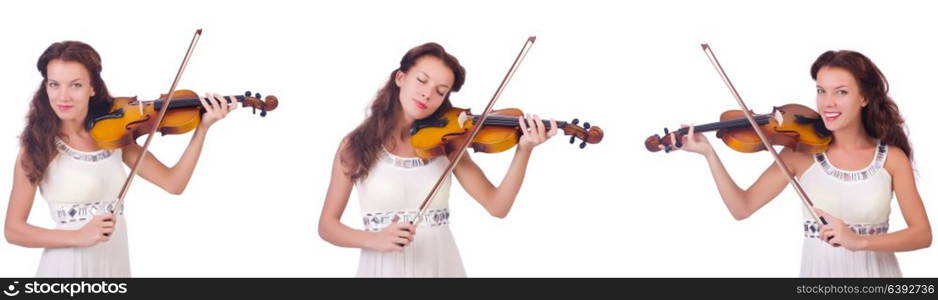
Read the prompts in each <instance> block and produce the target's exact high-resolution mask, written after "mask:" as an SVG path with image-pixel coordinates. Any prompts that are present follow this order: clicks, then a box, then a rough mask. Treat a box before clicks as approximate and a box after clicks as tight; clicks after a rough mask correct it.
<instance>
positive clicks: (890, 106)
mask: <svg viewBox="0 0 938 300" xmlns="http://www.w3.org/2000/svg"><path fill="white" fill-rule="evenodd" d="M822 67H833V68H841V69H844V70H846V71H847V72H850V74H851V75H853V78H855V79H856V80H857V83H859V84H860V93H861V94H862V95H863V97H865V98H866V100H867V105H866V106H865V107H863V109H862V110H861V112H860V115H861V118H862V120H863V128H864V130H865V131H866V134H867V135H869V136H871V137H873V138H876V139H879V140H881V141H883V142H886V144H887V145H892V146H896V147H899V149H902V152H905V155H906V156H908V157H909V160H912V146H911V145H910V144H909V137H908V135H907V134H906V131H905V129H906V126H905V120H903V119H902V115H901V114H899V107H898V106H896V102H895V101H893V100H892V98H890V97H889V95H888V94H889V82H888V81H886V76H884V75H883V72H881V71H880V70H879V68H877V67H876V65H875V64H873V61H871V60H870V59H869V58H867V57H866V56H864V55H863V54H861V53H859V52H856V51H850V50H840V51H833V50H831V51H827V52H824V53H823V54H821V56H819V57H818V58H817V60H815V61H814V64H813V65H811V78H813V79H814V80H817V73H818V71H820V70H821V68H822Z"/></svg>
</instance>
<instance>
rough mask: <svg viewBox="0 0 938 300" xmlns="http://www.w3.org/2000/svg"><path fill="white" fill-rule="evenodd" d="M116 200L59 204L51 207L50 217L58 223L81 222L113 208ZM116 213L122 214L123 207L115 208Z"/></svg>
mask: <svg viewBox="0 0 938 300" xmlns="http://www.w3.org/2000/svg"><path fill="white" fill-rule="evenodd" d="M114 205H117V200H113V201H98V202H89V203H74V204H59V205H56V207H54V208H53V209H52V219H53V220H55V223H58V224H68V223H74V222H81V221H85V220H88V219H91V218H93V217H94V216H95V215H100V214H105V213H108V212H110V211H111V210H112V209H114ZM117 214H120V215H123V214H124V207H123V205H121V208H120V209H118V210H117Z"/></svg>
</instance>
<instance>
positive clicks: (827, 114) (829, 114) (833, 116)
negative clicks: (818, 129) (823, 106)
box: [824, 112, 843, 121]
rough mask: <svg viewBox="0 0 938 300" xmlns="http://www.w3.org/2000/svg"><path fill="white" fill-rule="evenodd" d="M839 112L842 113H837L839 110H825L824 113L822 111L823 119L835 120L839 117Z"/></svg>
mask: <svg viewBox="0 0 938 300" xmlns="http://www.w3.org/2000/svg"><path fill="white" fill-rule="evenodd" d="M841 114H843V113H839V112H825V113H824V120H827V121H833V120H836V119H837V118H838V117H840V115H841Z"/></svg>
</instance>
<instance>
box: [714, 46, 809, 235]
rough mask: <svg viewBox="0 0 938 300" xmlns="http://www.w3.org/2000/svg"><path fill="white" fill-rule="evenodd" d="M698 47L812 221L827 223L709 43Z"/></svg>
mask: <svg viewBox="0 0 938 300" xmlns="http://www.w3.org/2000/svg"><path fill="white" fill-rule="evenodd" d="M700 47H702V48H703V51H704V53H706V54H707V58H709V59H710V63H711V64H712V65H713V67H714V68H715V69H716V70H717V73H719V74H720V78H722V79H723V83H725V84H726V87H727V88H729V89H730V93H731V94H733V97H735V98H736V102H737V103H739V107H740V109H742V110H743V115H744V116H746V119H747V120H749V124H751V125H752V129H754V130H755V131H756V134H758V135H759V139H761V140H762V144H763V145H765V150H766V151H768V152H769V153H771V154H772V158H774V159H775V164H776V165H778V168H779V169H781V170H782V173H784V174H785V177H786V178H788V182H789V183H790V184H791V186H792V187H794V188H795V192H797V193H798V196H799V197H801V203H802V204H804V206H805V207H806V208H807V209H808V212H809V213H811V216H812V217H814V221H815V222H818V223H821V224H824V225H827V220H824V217H822V216H818V215H817V213H815V212H814V209H813V208H814V202H811V199H810V198H808V194H807V193H805V192H804V188H802V187H801V184H800V183H798V180H796V179H795V176H794V175H792V173H791V169H789V168H788V165H786V164H785V162H783V161H782V158H781V157H780V156H778V152H776V151H775V148H772V144H770V143H769V139H767V138H766V135H765V132H763V131H762V128H761V127H759V124H757V123H756V119H755V118H754V117H753V116H752V111H750V110H749V107H747V106H746V103H745V102H743V98H742V97H740V96H739V92H737V91H736V87H735V86H733V82H731V81H730V78H729V77H728V76H726V72H725V71H723V66H722V65H720V61H719V60H717V57H716V55H714V54H713V49H711V48H710V45H709V44H707V43H703V44H700Z"/></svg>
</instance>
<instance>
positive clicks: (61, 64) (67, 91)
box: [46, 59, 94, 122]
mask: <svg viewBox="0 0 938 300" xmlns="http://www.w3.org/2000/svg"><path fill="white" fill-rule="evenodd" d="M46 93H47V94H48V95H49V105H51V106H52V110H53V111H55V114H56V115H57V116H58V117H59V119H61V120H62V121H79V122H82V121H84V120H85V116H86V115H88V102H89V100H90V99H91V97H93V96H94V89H93V88H92V87H91V75H89V74H88V70H87V69H85V66H84V65H82V64H81V63H79V62H74V61H64V60H61V59H54V60H52V61H50V62H49V65H48V66H46Z"/></svg>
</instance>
